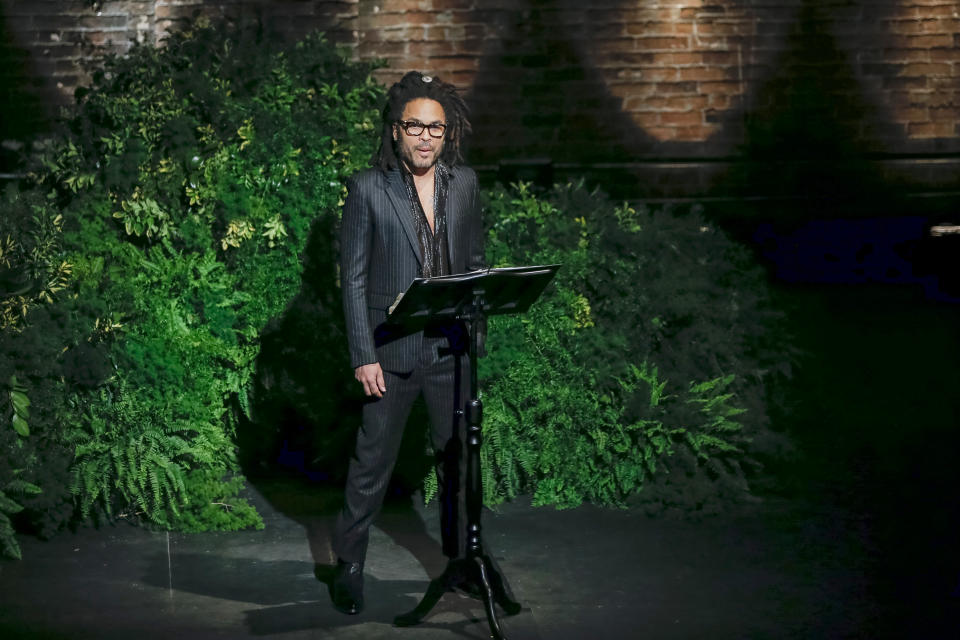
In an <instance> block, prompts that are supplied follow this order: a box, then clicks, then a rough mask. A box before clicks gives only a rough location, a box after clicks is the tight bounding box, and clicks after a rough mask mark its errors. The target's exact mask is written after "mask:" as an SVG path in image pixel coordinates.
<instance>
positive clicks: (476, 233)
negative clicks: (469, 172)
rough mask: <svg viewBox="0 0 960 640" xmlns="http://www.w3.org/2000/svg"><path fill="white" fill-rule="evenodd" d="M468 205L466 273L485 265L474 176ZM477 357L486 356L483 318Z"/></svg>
mask: <svg viewBox="0 0 960 640" xmlns="http://www.w3.org/2000/svg"><path fill="white" fill-rule="evenodd" d="M472 192H473V193H472V195H471V202H472V204H471V205H470V255H469V256H468V258H467V271H476V270H477V269H483V268H485V267H486V265H487V258H486V252H485V247H486V245H485V243H484V239H485V237H486V234H485V233H484V228H483V210H482V208H481V207H480V188H479V186H478V185H477V177H476V174H473V186H472ZM476 332H477V343H478V345H477V357H479V358H483V357H485V356H486V355H487V348H486V344H487V319H486V317H484V318H483V319H482V320H481V321H480V322H479V323H478V324H477V328H476Z"/></svg>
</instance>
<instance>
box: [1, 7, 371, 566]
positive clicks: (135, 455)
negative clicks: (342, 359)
mask: <svg viewBox="0 0 960 640" xmlns="http://www.w3.org/2000/svg"><path fill="white" fill-rule="evenodd" d="M369 71H370V68H369V67H367V66H362V65H355V64H351V63H348V62H346V61H345V60H344V59H343V58H342V57H341V56H340V55H339V54H338V52H336V51H335V50H334V48H333V47H332V46H330V45H328V44H327V43H326V42H324V41H323V39H322V38H321V37H310V38H307V39H305V40H304V41H302V42H299V43H297V44H296V45H292V46H287V45H281V44H278V43H276V42H273V41H271V40H270V39H269V38H268V37H267V36H265V35H264V34H262V33H261V32H260V31H258V29H257V28H255V27H253V28H245V27H244V28H230V27H224V26H218V27H212V26H211V25H209V24H207V23H204V22H202V21H200V22H198V23H197V24H195V25H194V27H193V28H192V29H190V30H188V31H184V32H181V33H178V34H175V35H171V36H170V37H168V38H167V40H166V41H165V42H164V44H163V46H162V47H159V48H155V47H147V46H142V47H137V48H135V49H133V50H132V51H131V52H130V53H129V55H127V56H125V57H123V58H114V59H111V60H109V61H107V63H106V64H105V66H104V67H103V69H102V70H101V71H98V72H97V73H96V75H95V79H94V83H93V85H92V86H91V87H90V88H89V90H86V91H84V92H80V93H79V94H78V95H79V100H78V106H77V109H76V112H75V113H74V114H73V115H71V116H70V118H69V119H68V120H67V123H66V129H65V131H64V132H63V133H62V134H61V135H59V136H57V137H56V138H54V139H53V140H51V141H50V143H49V144H48V145H47V147H46V149H45V152H44V154H43V156H42V157H41V158H40V160H39V164H38V166H37V167H36V170H35V172H34V174H33V182H34V184H33V188H31V189H27V190H26V191H24V192H23V193H10V194H8V197H7V199H6V204H5V206H6V208H7V209H9V210H10V211H12V212H14V213H16V214H17V216H18V218H19V222H20V224H18V225H16V226H13V227H12V228H11V229H8V231H9V238H10V239H0V249H2V250H3V252H4V253H3V254H2V255H0V261H2V262H3V265H2V266H4V267H6V268H7V269H8V271H7V272H4V274H3V275H5V277H6V280H5V282H7V283H8V285H9V286H7V288H6V290H5V291H3V292H2V293H3V295H2V297H0V298H2V306H0V313H2V319H3V323H4V324H3V327H2V329H3V333H2V340H3V343H4V344H3V346H4V354H10V355H9V357H6V358H5V359H4V360H3V361H2V362H0V364H2V367H0V378H2V379H3V380H4V381H13V380H14V379H15V380H16V384H17V385H20V386H17V387H16V389H14V387H13V384H14V383H13V382H11V383H10V384H9V385H8V387H9V389H8V392H7V394H6V397H7V398H20V399H21V400H18V403H19V404H18V405H17V406H19V407H20V408H23V402H22V398H29V399H30V400H32V401H33V402H32V406H31V407H30V411H31V415H30V417H29V419H28V422H27V424H29V425H30V427H31V429H30V433H29V434H26V433H24V432H23V430H22V429H16V430H15V429H14V428H10V427H8V428H6V429H4V430H2V431H0V436H2V438H3V440H2V442H0V444H2V445H3V446H4V451H3V453H4V460H5V462H4V467H3V468H2V469H0V490H2V491H5V492H6V493H7V494H10V495H13V493H20V494H23V493H30V492H33V493H36V492H35V491H34V488H35V487H36V486H37V483H34V482H26V481H25V480H23V478H36V479H37V480H39V479H40V478H41V476H42V477H44V478H45V477H46V472H44V473H43V474H41V473H39V471H40V470H39V465H40V460H39V459H37V458H36V456H34V457H33V458H31V457H30V456H24V455H19V454H18V449H28V450H30V451H33V452H37V451H41V450H43V451H47V450H59V451H65V452H68V455H67V456H66V458H67V461H66V463H65V464H61V465H60V467H62V468H63V469H64V471H65V472H66V473H65V475H64V476H63V477H61V478H60V481H61V482H60V483H59V484H58V483H54V485H53V486H49V485H50V483H46V485H45V486H42V487H41V488H42V489H43V492H44V494H47V495H50V496H53V495H55V496H56V497H57V500H59V501H61V502H63V501H65V502H66V503H67V504H68V505H70V506H71V507H72V506H74V505H76V506H77V507H78V508H79V510H80V512H81V514H82V515H83V516H85V517H100V516H108V517H132V518H137V519H139V520H141V521H145V522H149V523H153V524H155V525H158V526H163V527H177V528H181V529H189V530H198V529H204V528H211V527H215V528H227V529H229V528H237V527H242V526H251V525H258V524H261V523H260V521H259V516H257V514H256V513H255V512H254V511H253V509H252V508H251V507H250V506H249V505H247V504H246V503H245V501H244V500H243V499H241V498H239V497H238V495H237V493H238V490H239V488H240V484H238V482H237V481H236V479H235V477H236V474H237V472H238V467H237V461H236V451H235V449H236V445H235V429H236V425H237V424H238V421H239V420H242V419H247V418H249V417H250V411H251V404H252V401H253V398H252V390H253V388H254V384H253V380H254V376H255V369H256V364H257V357H258V354H259V352H260V336H261V334H262V333H263V331H264V330H265V328H266V327H267V325H268V322H269V321H271V320H272V319H274V318H276V317H278V316H280V315H281V314H282V313H283V312H284V309H285V308H286V307H287V305H288V304H289V303H290V301H291V300H292V299H293V298H294V296H296V295H297V293H298V292H299V291H300V288H301V281H302V277H301V276H302V272H303V269H304V256H305V251H306V249H307V244H308V241H309V240H310V234H311V233H312V234H313V236H314V244H319V245H323V246H326V247H327V250H326V251H321V252H320V253H318V254H315V255H314V256H313V259H314V260H315V261H316V260H319V261H321V262H323V263H324V264H321V265H316V264H314V265H308V268H311V269H312V270H313V272H314V273H323V274H324V277H325V278H326V282H324V283H321V286H320V292H319V293H317V294H316V295H315V296H314V303H315V304H317V305H321V306H324V307H325V308H334V307H335V308H336V309H337V311H339V302H338V299H337V290H336V282H335V277H336V275H335V269H334V267H333V255H334V250H333V247H334V243H333V236H332V233H333V230H334V228H335V225H336V220H337V218H338V215H339V207H340V204H341V203H342V198H343V196H344V193H345V187H344V178H345V177H346V176H348V175H349V174H351V173H353V172H354V171H355V170H356V169H357V168H359V167H360V166H363V165H365V164H366V162H367V159H368V158H369V157H370V155H371V154H372V151H373V145H374V143H375V135H372V132H373V130H374V124H373V123H374V122H376V121H377V118H378V113H377V111H378V108H379V106H380V103H381V101H382V89H381V88H380V87H379V86H377V85H375V84H374V83H373V82H372V80H370V78H369ZM24 222H29V224H26V226H24V224H23V223H24ZM31 225H32V226H31ZM45 234H46V235H45ZM318 235H319V236H321V237H322V238H323V240H322V241H320V242H317V236H318ZM47 236H51V237H52V238H53V240H52V241H47V240H43V238H46V237H47ZM3 242H6V244H2V243H3ZM43 242H46V245H45V248H36V247H40V245H41V244H42V243H43ZM31 251H33V253H31ZM9 256H13V258H9ZM325 316H326V317H332V314H330V313H327V314H325ZM334 325H335V323H331V322H327V324H326V325H324V324H321V325H319V326H317V327H316V330H317V331H318V332H322V331H324V330H330V329H331V327H333V326H334ZM41 331H42V332H43V333H39V332H41ZM8 349H9V350H8ZM11 394H13V395H11ZM17 394H19V395H17ZM2 401H3V396H0V403H2ZM38 404H41V406H42V407H44V409H45V410H46V411H45V413H41V412H37V411H36V408H37V405H38ZM3 406H6V405H3ZM12 406H13V405H11V407H12ZM23 420H24V418H17V417H16V416H15V415H14V414H9V415H7V424H8V425H12V426H14V427H16V426H20V425H21V424H22V423H23ZM40 438H47V439H49V440H50V441H51V442H47V443H43V444H42V443H40V442H39V441H38V439H40ZM31 441H35V442H32V444H25V443H30V442H31ZM24 482H26V484H25V483H24ZM39 484H41V485H44V483H39ZM8 499H9V498H7V497H5V495H4V494H0V514H2V513H4V512H5V513H7V514H10V513H12V512H13V511H15V510H16V509H17V508H19V506H28V507H29V505H28V504H27V501H26V500H25V499H24V500H20V501H19V502H18V501H16V500H14V501H13V502H4V500H8ZM37 507H38V508H37V509H36V510H35V513H34V514H33V516H32V519H33V520H36V519H39V518H42V517H43V516H42V514H44V513H46V512H47V511H48V509H46V508H45V507H44V505H37ZM65 511H66V514H65V515H64V516H63V517H62V518H61V519H60V523H61V524H62V521H63V520H64V519H66V518H68V517H70V512H71V509H66V510H65ZM27 519H28V520H30V519H31V518H27ZM8 522H9V518H8V519H7V520H0V538H2V539H4V540H6V541H7V542H8V544H10V545H12V546H10V547H9V549H10V550H11V552H14V551H15V541H13V540H12V539H11V538H10V536H9V535H8V533H7V530H6V529H3V527H5V526H6V524H7V523H8Z"/></svg>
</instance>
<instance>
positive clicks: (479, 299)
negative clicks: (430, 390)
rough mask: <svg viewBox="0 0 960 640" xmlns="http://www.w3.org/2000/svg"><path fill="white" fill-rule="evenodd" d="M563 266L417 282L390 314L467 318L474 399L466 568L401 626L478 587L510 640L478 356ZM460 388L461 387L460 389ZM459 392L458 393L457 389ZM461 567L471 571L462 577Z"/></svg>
mask: <svg viewBox="0 0 960 640" xmlns="http://www.w3.org/2000/svg"><path fill="white" fill-rule="evenodd" d="M559 268H560V265H557V264H553V265H543V266H531V267H506V268H501V269H485V270H482V271H474V272H471V273H464V274H457V275H452V276H441V277H438V278H417V279H416V280H414V281H413V283H412V284H411V285H410V286H409V287H408V288H407V290H406V291H405V292H404V293H403V295H402V296H401V298H400V300H399V301H398V302H397V303H396V304H395V306H394V307H393V308H392V309H391V310H390V314H389V317H388V319H387V323H388V324H390V325H394V326H397V327H402V328H403V329H404V330H407V331H410V330H419V329H421V328H423V327H425V326H426V325H428V324H433V323H435V322H437V321H452V320H462V321H465V322H467V323H468V324H467V326H468V327H469V328H470V346H469V348H470V399H469V400H468V401H467V402H466V404H465V407H464V409H459V408H457V409H456V419H457V425H458V426H457V428H458V429H459V423H460V419H461V418H462V417H464V416H466V419H467V420H466V422H467V474H466V476H467V478H466V505H467V514H466V515H467V541H466V542H467V561H466V566H465V567H464V566H462V565H461V566H457V567H454V566H453V564H454V563H450V565H448V567H447V569H446V570H445V571H444V572H443V574H442V575H441V576H440V577H438V578H435V579H433V580H431V581H430V586H429V587H428V588H427V592H426V593H425V594H424V596H423V599H422V600H421V601H420V603H419V604H418V605H417V606H416V608H415V609H413V610H412V611H410V612H409V613H405V614H402V615H399V616H397V617H396V618H394V624H395V625H397V626H398V627H407V626H412V625H415V624H418V623H419V622H420V621H421V620H423V618H424V616H426V615H427V613H429V612H430V610H431V609H433V607H434V605H436V603H437V602H439V600H440V598H441V597H442V596H443V594H444V593H446V592H448V591H453V587H454V586H455V585H456V586H459V587H462V588H466V589H467V590H468V591H470V590H471V587H474V588H475V589H479V591H480V596H481V597H482V598H483V603H484V607H485V609H486V612H487V622H488V624H489V625H490V632H491V634H492V635H493V637H494V638H496V639H497V640H505V638H504V635H503V632H502V631H501V630H500V623H499V621H498V620H497V612H496V609H495V607H494V603H496V604H499V605H500V607H501V608H502V609H503V610H504V612H505V613H506V614H507V615H515V614H517V613H519V612H520V608H521V607H520V603H518V602H516V601H515V600H513V598H512V597H511V595H512V594H510V593H509V587H508V586H507V583H506V580H505V579H504V577H503V576H502V575H501V574H500V572H499V570H498V568H497V566H496V564H495V563H494V562H493V560H492V559H491V558H490V557H489V556H487V555H486V554H485V553H484V552H483V547H482V540H481V534H480V512H481V508H482V506H483V486H482V484H481V483H482V477H481V476H482V474H481V470H480V447H481V445H482V443H483V435H482V433H481V429H480V423H481V422H482V420H483V403H482V402H481V401H480V397H479V392H478V384H477V352H478V351H479V342H480V336H479V331H478V329H479V327H480V325H481V324H482V322H483V319H484V318H485V317H486V316H490V315H500V314H506V313H523V312H524V311H526V310H527V309H529V308H530V305H531V304H533V302H534V301H535V300H536V299H537V298H539V297H540V294H541V293H542V292H543V290H544V288H545V287H546V286H547V284H548V283H549V282H550V280H552V279H553V276H554V275H555V274H556V272H557V269H559ZM455 386H457V385H455ZM454 393H455V394H458V393H459V389H455V390H454ZM461 569H464V570H465V571H466V575H462V573H461V571H460V570H461Z"/></svg>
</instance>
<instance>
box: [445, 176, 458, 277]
mask: <svg viewBox="0 0 960 640" xmlns="http://www.w3.org/2000/svg"><path fill="white" fill-rule="evenodd" d="M449 178H450V180H449V182H448V184H447V255H448V256H450V269H451V271H452V272H454V273H456V271H457V267H456V266H455V265H456V262H455V260H456V258H457V249H456V247H457V215H459V213H460V192H459V191H458V190H457V170H456V168H453V169H450V173H449Z"/></svg>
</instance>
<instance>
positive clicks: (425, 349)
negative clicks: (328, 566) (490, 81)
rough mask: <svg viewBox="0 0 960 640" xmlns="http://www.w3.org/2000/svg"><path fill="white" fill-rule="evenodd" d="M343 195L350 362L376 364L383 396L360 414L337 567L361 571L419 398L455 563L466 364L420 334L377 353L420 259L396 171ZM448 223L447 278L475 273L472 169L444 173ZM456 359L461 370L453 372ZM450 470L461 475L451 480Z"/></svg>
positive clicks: (364, 179)
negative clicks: (458, 419) (378, 336)
mask: <svg viewBox="0 0 960 640" xmlns="http://www.w3.org/2000/svg"><path fill="white" fill-rule="evenodd" d="M348 190H349V192H348V196H347V201H346V204H345V205H344V209H343V222H342V228H341V236H340V253H341V262H340V280H341V288H342V292H343V307H344V314H345V316H346V325H347V339H348V342H349V348H350V363H351V366H353V367H358V366H360V365H364V364H371V363H374V362H379V363H380V366H381V367H382V368H383V372H384V380H385V385H386V388H387V391H386V393H385V394H384V396H383V398H380V399H375V398H372V399H370V400H369V401H368V402H367V403H366V404H365V406H364V408H363V424H362V426H361V428H360V430H359V432H358V433H357V444H356V450H355V455H354V457H353V458H352V459H351V461H350V469H349V472H348V476H347V486H346V491H345V501H344V507H343V510H342V511H341V513H340V515H339V517H338V519H337V524H336V527H335V530H334V537H333V550H334V552H335V553H336V554H337V556H338V557H339V558H340V559H342V560H344V561H347V562H360V563H362V562H363V560H364V557H365V555H366V547H367V541H368V537H369V535H368V529H369V526H370V524H371V523H372V521H373V519H374V518H375V517H376V515H377V513H379V510H380V507H381V505H382V502H383V498H384V494H385V492H386V488H387V483H388V481H389V479H390V475H391V473H392V471H393V467H394V464H395V462H396V458H397V453H398V451H399V447H400V441H401V438H402V435H403V428H404V424H405V423H406V420H407V417H408V416H409V413H410V409H411V407H412V405H413V402H414V400H416V397H417V396H418V395H419V394H420V393H422V394H423V395H424V399H425V400H426V404H427V410H428V412H429V415H430V422H431V440H432V444H433V447H434V450H435V451H436V452H437V459H438V473H439V475H440V480H441V482H440V487H441V496H440V498H441V521H442V525H443V530H444V553H445V554H446V555H448V556H451V557H459V556H462V555H463V552H464V546H465V536H464V534H463V530H464V526H465V510H464V508H463V496H462V494H463V492H462V491H459V490H458V489H459V485H461V484H462V477H463V472H464V469H463V466H464V463H463V443H462V442H461V439H460V436H459V434H458V433H457V431H456V430H455V429H454V428H453V427H454V425H455V421H454V419H453V414H454V389H455V388H459V391H460V392H459V401H460V406H462V404H463V402H464V401H465V400H466V399H467V390H468V389H469V380H468V378H469V367H468V366H467V362H466V356H463V357H462V358H455V357H453V356H451V355H441V354H440V353H439V352H438V349H440V348H443V347H446V346H447V340H446V339H445V338H440V337H432V336H431V335H430V333H429V332H426V335H425V332H423V331H420V332H417V333H413V334H409V335H406V336H404V337H401V338H399V339H395V340H391V341H389V342H386V343H384V344H379V345H378V344H376V342H375V340H374V329H375V328H376V327H377V326H378V325H380V323H382V322H383V321H384V320H385V319H386V316H387V309H388V308H389V306H390V305H391V304H393V302H394V300H395V299H396V297H397V295H398V294H399V293H401V292H402V291H405V290H406V288H407V287H408V286H409V284H410V283H411V282H412V281H413V279H414V278H416V277H418V275H419V267H420V263H421V259H422V258H421V256H420V247H419V244H418V240H417V235H416V230H415V228H414V223H413V219H412V214H411V210H410V200H409V198H408V195H407V192H406V190H405V187H404V184H403V178H402V176H401V175H400V172H399V171H398V170H392V171H388V172H384V171H382V170H380V169H368V170H366V171H363V172H361V173H359V174H358V175H356V176H354V177H353V178H352V179H351V180H350V181H349V183H348ZM446 217H447V218H446V219H447V242H448V250H449V256H450V270H451V273H462V272H465V271H470V270H474V269H479V268H481V267H482V266H483V234H482V224H481V220H480V211H479V203H478V188H477V178H476V174H475V173H474V172H473V170H472V169H469V168H467V167H459V166H458V167H452V168H451V169H450V178H449V186H448V193H447V204H446ZM457 360H460V361H461V362H459V365H460V366H459V367H457V364H458V363H457V362H456V361H457ZM460 371H462V372H463V374H462V375H460V373H459V372H460ZM454 469H456V470H457V471H459V473H453V471H454ZM458 480H459V481H458ZM457 502H459V508H457V504H456V503H457Z"/></svg>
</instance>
